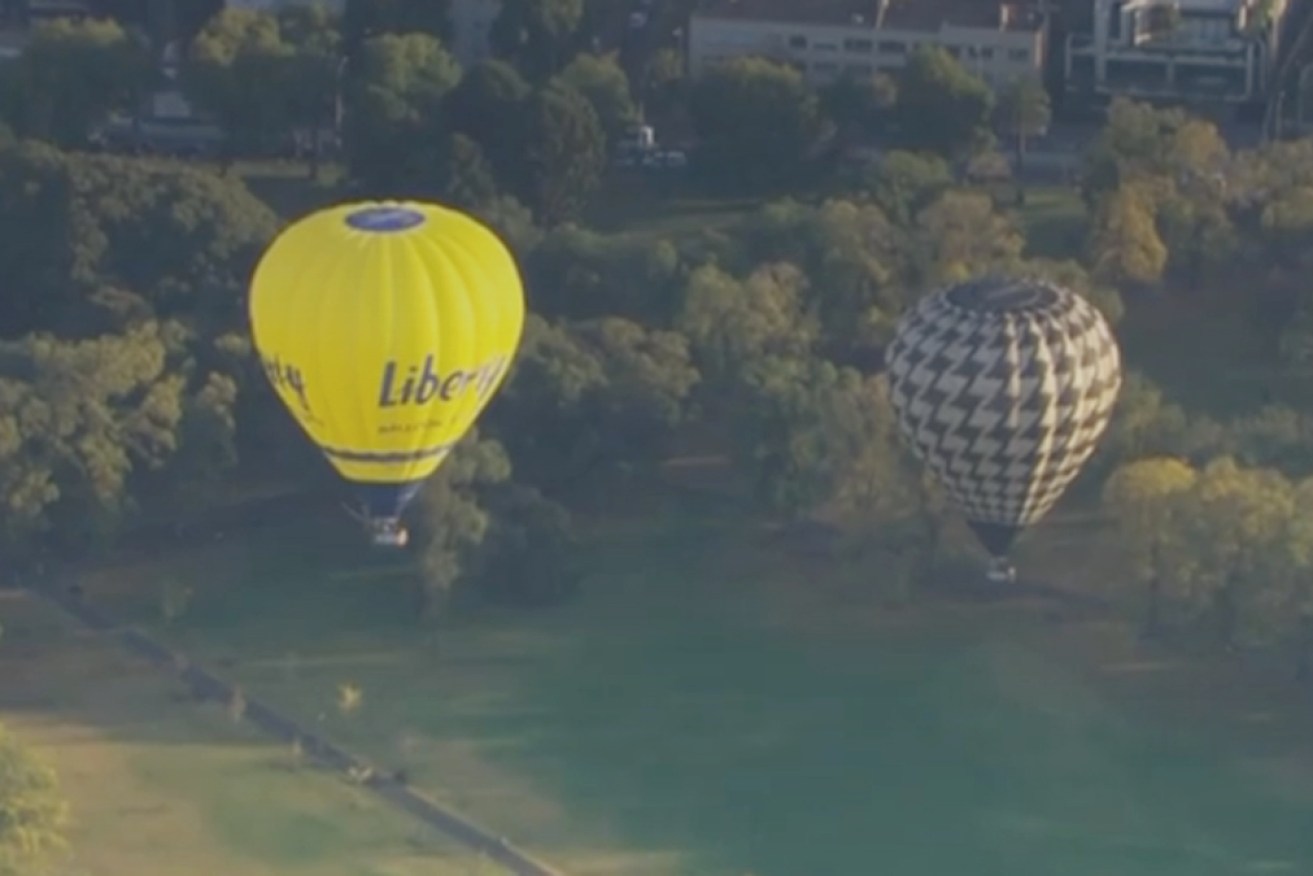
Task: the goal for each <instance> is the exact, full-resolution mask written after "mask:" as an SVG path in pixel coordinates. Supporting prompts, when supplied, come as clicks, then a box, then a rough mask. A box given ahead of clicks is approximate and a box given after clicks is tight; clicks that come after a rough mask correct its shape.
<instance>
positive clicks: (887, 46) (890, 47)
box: [879, 42, 907, 55]
mask: <svg viewBox="0 0 1313 876" xmlns="http://www.w3.org/2000/svg"><path fill="white" fill-rule="evenodd" d="M879 50H880V54H882V55H903V54H906V53H907V46H906V45H904V44H903V43H895V42H882V43H880V45H879Z"/></svg>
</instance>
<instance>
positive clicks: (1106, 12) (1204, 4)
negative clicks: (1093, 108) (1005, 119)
mask: <svg viewBox="0 0 1313 876" xmlns="http://www.w3.org/2000/svg"><path fill="white" fill-rule="evenodd" d="M1286 6H1287V3H1286V0H1094V16H1093V27H1092V30H1093V33H1073V34H1071V35H1069V36H1068V37H1067V52H1066V81H1067V89H1068V90H1069V91H1072V92H1076V93H1086V94H1088V93H1093V94H1098V95H1114V94H1122V95H1127V96H1130V97H1136V98H1142V99H1164V100H1206V101H1213V102H1216V101H1221V102H1224V103H1237V104H1239V103H1249V102H1252V101H1258V100H1261V99H1263V98H1264V97H1265V95H1266V94H1267V90H1268V86H1269V79H1270V78H1271V74H1272V65H1273V63H1274V61H1275V59H1276V57H1277V40H1278V37H1279V35H1280V31H1281V22H1282V20H1283V18H1284V16H1285V12H1286Z"/></svg>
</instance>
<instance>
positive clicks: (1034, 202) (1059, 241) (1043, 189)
mask: <svg viewBox="0 0 1313 876" xmlns="http://www.w3.org/2000/svg"><path fill="white" fill-rule="evenodd" d="M1009 194H1010V192H1009ZM1004 203H1007V202H1006V201H1005V202H1004ZM1017 218H1018V220H1019V222H1020V224H1021V229H1022V231H1023V232H1024V233H1025V235H1026V254H1027V255H1029V256H1032V257H1033V256H1041V257H1044V258H1052V259H1070V258H1079V257H1080V255H1081V253H1082V252H1083V251H1084V248H1085V235H1086V233H1087V226H1088V222H1089V218H1088V216H1087V215H1086V211H1085V203H1084V201H1082V200H1081V196H1080V192H1079V191H1077V190H1076V189H1074V188H1072V187H1070V186H1035V187H1033V188H1030V189H1028V190H1027V192H1026V203H1025V204H1024V205H1023V206H1021V207H1019V208H1017Z"/></svg>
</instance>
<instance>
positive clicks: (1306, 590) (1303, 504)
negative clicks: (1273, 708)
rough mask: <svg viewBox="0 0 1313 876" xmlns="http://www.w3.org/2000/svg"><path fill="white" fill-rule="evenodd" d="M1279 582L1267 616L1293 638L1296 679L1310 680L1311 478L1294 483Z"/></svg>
mask: <svg viewBox="0 0 1313 876" xmlns="http://www.w3.org/2000/svg"><path fill="white" fill-rule="evenodd" d="M1283 548H1284V550H1283V552H1282V557H1281V560H1280V563H1281V572H1282V574H1281V578H1280V581H1281V584H1282V586H1281V587H1279V588H1274V590H1275V592H1274V593H1272V595H1271V598H1270V599H1269V600H1268V609H1269V616H1271V617H1273V618H1275V619H1276V626H1278V627H1279V628H1282V627H1283V628H1284V630H1285V631H1287V632H1288V633H1289V634H1290V635H1291V637H1292V638H1293V639H1294V644H1295V679H1296V680H1297V681H1302V682H1306V683H1307V682H1309V681H1313V575H1311V574H1310V573H1311V572H1313V479H1307V478H1306V479H1304V480H1303V481H1300V482H1299V483H1298V484H1297V485H1296V486H1295V513H1294V514H1293V515H1292V516H1291V519H1290V528H1289V531H1288V532H1287V534H1286V538H1285V540H1284V542H1283Z"/></svg>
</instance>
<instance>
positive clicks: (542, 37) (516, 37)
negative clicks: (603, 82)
mask: <svg viewBox="0 0 1313 876" xmlns="http://www.w3.org/2000/svg"><path fill="white" fill-rule="evenodd" d="M583 15H584V2H583V0H502V3H501V9H500V11H499V12H498V14H497V18H496V19H495V20H494V21H493V23H492V31H491V32H490V33H489V39H490V40H491V42H492V46H493V49H494V51H496V52H497V54H498V55H500V56H501V57H503V58H506V59H507V60H510V61H512V62H513V63H514V64H515V65H516V66H517V67H519V69H520V70H521V71H522V72H523V73H524V74H525V75H526V76H527V77H528V78H529V79H530V80H532V81H533V82H546V81H547V80H548V79H549V78H551V76H552V75H553V74H554V73H556V72H557V71H558V70H559V69H560V68H561V65H562V64H564V63H565V62H566V60H567V59H568V56H569V49H570V44H571V42H572V41H573V38H574V35H575V33H576V31H578V29H579V25H580V24H581V23H582V21H583Z"/></svg>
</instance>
